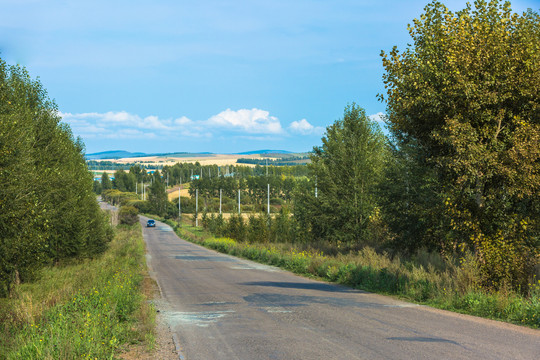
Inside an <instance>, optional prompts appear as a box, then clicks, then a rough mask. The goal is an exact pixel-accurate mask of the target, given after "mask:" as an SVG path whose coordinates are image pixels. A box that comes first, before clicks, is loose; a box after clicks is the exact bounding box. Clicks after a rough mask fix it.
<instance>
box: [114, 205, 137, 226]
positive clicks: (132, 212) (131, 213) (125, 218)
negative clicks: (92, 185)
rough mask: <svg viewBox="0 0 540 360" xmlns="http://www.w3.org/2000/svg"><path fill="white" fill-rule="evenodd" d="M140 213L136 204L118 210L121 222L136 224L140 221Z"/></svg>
mask: <svg viewBox="0 0 540 360" xmlns="http://www.w3.org/2000/svg"><path fill="white" fill-rule="evenodd" d="M138 213H139V212H138V211H137V208H135V207H134V206H129V205H128V206H122V207H121V208H120V210H119V211H118V221H120V224H126V225H134V224H136V223H137V221H139V217H138V216H137V215H138Z"/></svg>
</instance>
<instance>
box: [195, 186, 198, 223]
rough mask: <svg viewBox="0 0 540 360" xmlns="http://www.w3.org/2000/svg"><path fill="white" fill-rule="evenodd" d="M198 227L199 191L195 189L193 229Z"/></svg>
mask: <svg viewBox="0 0 540 360" xmlns="http://www.w3.org/2000/svg"><path fill="white" fill-rule="evenodd" d="M198 226H199V189H195V227H198Z"/></svg>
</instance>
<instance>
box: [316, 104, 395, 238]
mask: <svg viewBox="0 0 540 360" xmlns="http://www.w3.org/2000/svg"><path fill="white" fill-rule="evenodd" d="M322 143H323V145H322V146H320V147H315V148H314V149H313V155H312V156H311V165H310V169H311V171H312V181H314V182H316V183H317V189H318V197H317V199H316V202H317V204H318V206H317V207H315V208H314V209H315V214H313V217H312V219H313V223H312V230H313V231H314V235H315V236H316V237H320V238H323V239H326V240H330V241H342V242H345V243H347V244H350V245H354V244H361V243H362V242H364V241H366V240H367V238H368V237H369V234H368V231H367V228H368V222H369V217H370V216H371V215H372V213H373V211H374V209H375V207H376V205H377V204H376V199H375V187H376V185H377V184H378V182H379V180H380V178H381V175H382V170H383V168H384V163H385V158H386V156H387V154H388V148H387V142H386V138H385V136H384V134H383V133H382V131H381V129H380V127H379V126H378V124H377V123H376V122H375V121H372V120H371V119H370V118H369V117H368V116H367V115H366V112H365V110H364V109H362V108H360V107H359V106H357V105H356V104H354V103H353V104H352V105H349V106H347V107H346V108H345V113H344V116H343V119H341V120H338V121H336V122H335V123H334V124H333V125H330V126H329V127H328V128H327V129H326V134H325V136H324V137H323V138H322Z"/></svg>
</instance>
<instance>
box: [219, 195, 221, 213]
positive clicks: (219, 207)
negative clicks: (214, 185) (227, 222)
mask: <svg viewBox="0 0 540 360" xmlns="http://www.w3.org/2000/svg"><path fill="white" fill-rule="evenodd" d="M219 215H221V189H219Z"/></svg>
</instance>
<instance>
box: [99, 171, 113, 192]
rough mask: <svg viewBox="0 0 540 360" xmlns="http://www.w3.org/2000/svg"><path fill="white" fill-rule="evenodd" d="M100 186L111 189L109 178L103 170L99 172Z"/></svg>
mask: <svg viewBox="0 0 540 360" xmlns="http://www.w3.org/2000/svg"><path fill="white" fill-rule="evenodd" d="M101 188H102V189H103V190H109V189H112V183H111V180H110V179H109V175H108V174H107V173H106V172H104V173H103V174H101Z"/></svg>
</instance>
